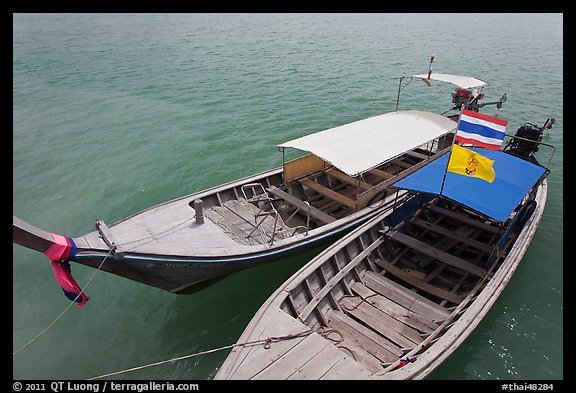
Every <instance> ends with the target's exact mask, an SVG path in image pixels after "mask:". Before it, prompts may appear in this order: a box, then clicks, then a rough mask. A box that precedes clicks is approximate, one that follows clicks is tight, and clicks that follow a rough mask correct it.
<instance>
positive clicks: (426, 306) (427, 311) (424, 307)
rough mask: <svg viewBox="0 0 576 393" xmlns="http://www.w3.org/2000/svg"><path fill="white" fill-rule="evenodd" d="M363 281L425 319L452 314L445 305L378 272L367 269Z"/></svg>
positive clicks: (434, 318) (442, 318)
mask: <svg viewBox="0 0 576 393" xmlns="http://www.w3.org/2000/svg"><path fill="white" fill-rule="evenodd" d="M362 281H363V282H364V284H365V285H366V286H367V287H368V288H370V289H372V290H373V291H375V292H377V293H379V294H380V295H382V296H384V297H386V298H388V299H390V300H392V301H393V302H396V303H398V304H400V305H401V306H403V307H405V308H406V309H408V310H410V311H412V312H414V313H416V314H418V315H420V316H421V317H423V318H424V319H428V320H432V321H441V320H444V318H446V317H447V316H448V315H450V312H449V311H448V310H446V309H445V308H444V307H442V306H440V305H438V304H437V303H434V302H433V301H431V300H430V299H427V298H425V297H424V296H422V295H419V294H417V293H416V292H414V291H411V290H410V289H408V288H406V287H404V286H402V285H400V284H399V283H397V282H394V281H392V280H390V279H389V278H387V277H384V276H382V275H380V274H378V273H375V272H371V271H367V272H366V273H365V274H364V276H363V277H362Z"/></svg>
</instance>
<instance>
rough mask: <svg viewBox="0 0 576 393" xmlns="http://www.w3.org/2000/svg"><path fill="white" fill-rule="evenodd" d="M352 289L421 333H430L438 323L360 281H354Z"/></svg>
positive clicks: (365, 299)
mask: <svg viewBox="0 0 576 393" xmlns="http://www.w3.org/2000/svg"><path fill="white" fill-rule="evenodd" d="M352 290H353V291H354V292H355V293H357V294H358V296H360V297H362V298H363V299H364V301H366V302H368V303H370V304H371V305H373V306H374V307H376V308H378V309H379V310H381V311H383V312H385V313H386V314H388V315H390V316H391V317H392V318H394V319H396V320H397V321H399V322H402V323H404V324H406V325H408V326H410V327H411V328H414V329H416V330H418V331H420V332H422V333H432V332H433V331H434V330H435V329H436V328H437V327H438V324H436V323H434V322H433V321H431V320H429V319H425V318H423V317H421V316H420V315H418V314H416V313H414V312H412V311H410V310H408V309H406V308H405V307H403V306H401V305H399V304H398V303H395V302H393V301H392V300H390V299H388V298H385V297H384V296H382V295H379V294H378V293H376V292H374V291H372V290H371V289H370V288H368V287H367V286H365V285H364V284H362V283H359V282H355V283H354V284H353V285H352Z"/></svg>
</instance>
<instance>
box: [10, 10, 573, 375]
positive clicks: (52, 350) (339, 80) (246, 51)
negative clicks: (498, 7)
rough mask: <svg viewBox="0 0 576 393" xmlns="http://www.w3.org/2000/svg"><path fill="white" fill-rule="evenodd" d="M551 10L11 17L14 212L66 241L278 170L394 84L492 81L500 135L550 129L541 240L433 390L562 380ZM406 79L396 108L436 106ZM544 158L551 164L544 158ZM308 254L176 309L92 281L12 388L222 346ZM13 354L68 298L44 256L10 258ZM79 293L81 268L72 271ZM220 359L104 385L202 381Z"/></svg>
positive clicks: (559, 95)
mask: <svg viewBox="0 0 576 393" xmlns="http://www.w3.org/2000/svg"><path fill="white" fill-rule="evenodd" d="M562 32H563V16H562V15H561V14H550V15H548V14H546V15H544V14H270V15H269V14H40V15H36V14H15V15H14V16H13V140H12V143H13V144H12V151H13V184H12V185H13V191H12V192H13V194H12V195H13V212H14V214H15V215H17V216H18V217H20V218H22V219H24V220H25V221H28V222H30V223H32V224H33V225H36V226H38V227H40V228H43V229H45V230H48V231H50V232H54V233H59V234H62V235H66V236H73V237H74V236H80V235H82V234H84V233H87V232H90V231H92V230H94V222H95V221H96V220H104V221H105V222H107V223H112V222H114V221H116V220H119V219H121V218H123V217H125V216H127V215H129V214H132V213H134V212H137V211H139V210H141V209H144V208H146V207H149V206H151V205H154V204H157V203H160V202H163V201H166V200H169V199H172V198H176V197H179V196H182V195H186V194H189V193H192V192H195V191H199V190H201V189H204V188H207V187H210V186H214V185H217V184H220V183H223V182H226V181H230V180H233V179H236V178H239V177H243V176H247V175H250V174H254V173H258V172H261V171H263V170H266V169H269V168H272V167H276V166H279V165H280V164H281V162H282V157H281V154H280V153H279V152H278V149H277V148H276V147H275V146H276V144H279V143H281V142H283V141H286V140H288V139H292V138H295V137H299V136H302V135H306V134H309V133H312V132H315V131H320V130H323V129H326V128H330V127H334V126H337V125H341V124H345V123H349V122H352V121H355V120H359V119H362V118H366V117H369V116H373V115H377V114H380V113H384V112H389V111H393V110H394V109H395V102H396V94H397V87H398V80H397V79H395V78H396V77H399V76H402V75H408V74H415V73H425V72H426V71H427V69H428V61H429V57H430V55H431V54H432V53H436V59H435V62H434V65H433V69H434V72H439V73H452V74H460V75H471V76H475V77H477V78H481V79H483V80H486V81H488V82H490V86H488V87H487V88H486V89H485V93H486V98H485V101H495V100H497V99H498V98H499V97H500V96H501V95H502V94H503V93H504V92H506V93H507V95H508V101H507V102H506V104H504V106H503V108H502V109H501V110H500V111H499V112H498V111H497V110H496V108H495V107H494V106H490V107H486V108H485V110H484V112H486V113H489V114H496V113H497V114H498V116H499V117H503V118H505V119H507V120H509V122H510V124H509V126H508V131H509V132H515V130H516V129H517V128H518V127H519V126H520V125H522V124H523V123H524V122H527V121H528V122H532V123H537V124H542V123H543V122H544V120H546V118H547V117H549V116H553V117H555V118H556V120H557V122H556V125H555V126H554V128H553V129H551V130H549V131H548V132H547V134H546V136H545V138H544V141H545V142H548V143H552V144H554V145H556V147H557V152H556V155H555V156H554V158H553V160H552V163H551V169H552V173H551V174H550V176H549V194H548V202H547V205H546V210H545V213H544V217H543V219H542V222H541V224H540V228H539V230H538V232H537V234H536V236H535V238H534V241H533V243H532V245H531V247H530V248H529V249H528V252H527V254H526V256H525V258H524V260H523V261H522V264H521V265H520V266H519V268H518V270H517V271H516V273H515V275H514V277H513V278H512V280H511V282H510V284H509V286H508V287H507V288H506V290H505V291H504V293H503V294H502V296H501V297H500V299H498V301H497V302H496V303H495V305H494V306H493V308H492V310H491V312H490V313H489V314H488V315H487V316H486V318H485V319H484V320H483V321H482V322H481V323H480V325H479V326H478V328H477V329H476V330H475V332H474V333H473V334H472V336H471V337H470V338H469V339H468V340H466V341H465V342H464V344H463V345H462V346H461V347H460V348H459V349H458V350H457V351H456V352H455V353H454V355H453V356H452V357H451V358H449V359H448V360H447V361H446V362H445V363H444V364H443V365H442V366H441V367H440V368H438V369H437V370H436V371H435V372H434V373H433V374H432V375H431V376H430V379H469V380H482V379H490V380H494V379H514V380H525V379H562V378H563V376H564V374H563V364H564V362H563V280H562V278H563V238H562V234H563V223H562V218H563V194H562V187H563V167H562V161H563V85H562V82H563V70H562V65H563V34H562ZM451 91H452V87H451V86H449V85H446V84H441V83H433V85H432V86H431V87H426V86H424V85H423V84H422V83H421V82H419V81H413V82H412V83H411V84H410V85H409V86H408V87H407V88H406V89H405V90H404V91H403V95H402V100H401V102H400V109H426V110H431V111H435V112H443V111H445V110H446V109H448V108H450V106H451V101H450V100H451V99H450V92H451ZM539 154H541V157H543V158H544V159H546V158H547V157H548V154H547V151H545V150H544V149H541V151H540V152H539ZM320 251H321V250H316V251H313V252H309V253H306V254H304V255H301V256H298V257H292V258H288V259H285V260H282V261H279V262H275V263H273V264H268V265H264V266H261V267H259V268H255V269H251V270H248V271H244V272H241V273H238V274H235V275H232V276H229V277H227V278H225V279H223V280H222V281H220V282H218V283H216V284H215V285H213V286H211V287H209V288H207V289H205V290H203V291H201V292H199V293H196V294H194V295H188V296H178V295H173V294H170V293H167V292H164V291H161V290H158V289H155V288H151V287H148V286H145V285H142V284H138V283H135V282H132V281H129V280H126V279H123V278H120V277H116V276H113V275H110V274H107V273H104V272H100V273H98V274H96V276H95V277H94V279H93V280H92V282H91V285H90V286H89V288H88V289H87V290H86V292H87V294H88V295H89V296H90V298H91V299H90V301H89V302H88V304H87V305H86V306H85V307H84V308H82V309H79V308H77V307H75V306H74V307H72V308H71V309H70V310H69V311H68V312H67V313H66V314H65V315H64V316H63V317H62V318H61V319H60V320H59V321H58V322H57V323H56V324H55V325H54V326H53V327H52V328H50V329H49V330H48V331H47V332H46V333H45V334H44V335H42V336H41V337H40V338H38V339H37V340H36V341H34V342H33V343H32V344H31V345H30V346H28V347H26V348H25V349H23V350H22V351H21V352H19V353H18V354H16V355H15V356H14V357H13V368H12V374H13V378H14V379H56V380H58V379H84V378H90V377H94V376H97V375H101V374H105V373H109V372H114V371H118V370H122V369H127V368H131V367H134V366H139V365H144V364H149V363H153V362H157V361H160V360H165V359H170V358H174V357H177V356H182V355H186V354H191V353H195V352H199V351H205V350H208V349H212V348H217V347H220V346H224V345H228V344H232V343H234V342H235V341H236V339H237V338H238V337H239V335H240V334H241V332H242V331H243V329H244V327H245V326H246V324H247V323H248V321H249V320H250V318H251V316H252V315H253V314H254V313H255V312H256V310H257V309H258V307H259V305H260V304H261V303H262V302H263V301H264V300H265V299H266V298H267V297H268V296H269V295H270V294H271V293H272V292H273V291H274V289H275V288H276V287H277V286H278V285H280V284H281V283H282V282H283V281H284V280H285V279H287V278H288V277H289V276H290V275H291V274H292V273H294V272H295V271H296V270H297V269H298V268H299V267H301V266H303V265H304V264H305V263H306V262H307V261H308V260H310V259H311V258H312V257H313V256H314V255H316V254H317V253H318V252H320ZM12 266H13V279H12V282H13V312H12V316H13V325H12V326H13V327H12V331H13V344H12V345H13V350H14V351H16V350H18V349H19V348H20V347H22V346H23V345H24V344H25V343H26V342H28V340H30V339H31V338H32V337H34V336H35V335H37V334H38V333H39V332H40V331H42V330H43V329H44V328H45V327H46V326H48V325H49V324H50V323H51V322H52V321H53V320H54V319H55V318H56V317H57V316H58V315H59V314H60V313H61V312H62V310H64V308H65V307H66V306H67V305H68V302H67V299H66V298H65V297H64V296H63V294H62V291H61V289H60V287H59V286H58V284H57V283H56V281H55V279H54V276H53V273H52V269H51V267H50V264H49V263H48V260H47V259H46V258H45V257H44V256H43V255H41V254H40V253H37V252H34V251H30V250H27V249H24V248H22V247H20V246H18V245H14V246H13V265H12ZM72 269H73V273H74V275H75V278H76V280H77V281H78V282H79V283H80V285H83V284H84V283H86V282H87V281H88V280H89V279H90V277H91V276H92V274H93V273H94V270H93V269H89V268H86V267H83V266H79V265H76V264H73V265H72ZM227 353H228V351H222V352H217V353H214V354H210V355H205V356H201V357H194V358H191V359H188V360H184V361H180V362H177V363H174V364H166V365H162V366H157V367H153V368H147V369H145V370H140V371H136V372H131V373H126V374H123V375H120V376H117V377H115V378H116V379H212V378H213V376H214V375H215V373H216V372H217V370H218V368H219V367H220V365H221V364H222V362H223V361H224V359H225V357H226V355H227Z"/></svg>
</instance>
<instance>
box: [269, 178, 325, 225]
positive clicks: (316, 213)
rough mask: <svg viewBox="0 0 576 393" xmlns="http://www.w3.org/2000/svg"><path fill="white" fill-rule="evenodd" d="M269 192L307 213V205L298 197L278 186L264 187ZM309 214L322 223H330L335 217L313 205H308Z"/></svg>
mask: <svg viewBox="0 0 576 393" xmlns="http://www.w3.org/2000/svg"><path fill="white" fill-rule="evenodd" d="M266 190H267V191H268V192H269V193H270V194H272V195H274V196H276V197H278V198H281V199H283V200H285V201H286V202H288V203H289V204H291V205H292V206H295V207H298V208H300V209H301V210H302V212H303V213H305V214H308V206H307V205H306V204H305V203H304V202H303V201H302V200H300V199H298V198H296V197H295V196H294V195H291V194H288V193H287V192H286V191H282V190H281V189H279V188H278V187H274V186H272V187H270V188H267V189H266ZM310 215H311V216H312V217H314V218H315V219H317V220H318V221H321V222H323V223H324V224H330V223H331V222H334V221H336V219H335V218H334V217H332V216H330V215H328V214H326V213H324V212H323V211H322V210H319V209H317V208H315V207H314V206H310Z"/></svg>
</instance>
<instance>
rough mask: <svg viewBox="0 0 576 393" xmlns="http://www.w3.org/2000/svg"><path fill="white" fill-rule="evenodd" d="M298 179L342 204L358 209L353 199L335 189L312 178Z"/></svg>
mask: <svg viewBox="0 0 576 393" xmlns="http://www.w3.org/2000/svg"><path fill="white" fill-rule="evenodd" d="M298 181H299V182H300V183H302V184H303V185H305V186H306V187H308V188H310V189H312V190H314V191H316V192H318V193H320V194H322V195H324V196H327V197H328V198H330V199H332V200H335V201H337V202H339V203H341V204H342V205H344V206H347V207H349V208H350V209H352V210H356V202H355V201H354V200H353V199H350V198H348V197H346V196H344V195H342V194H340V193H338V192H336V191H334V190H331V189H329V188H327V187H324V186H323V185H322V184H319V183H316V182H315V181H314V180H312V179H300V180H298Z"/></svg>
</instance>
